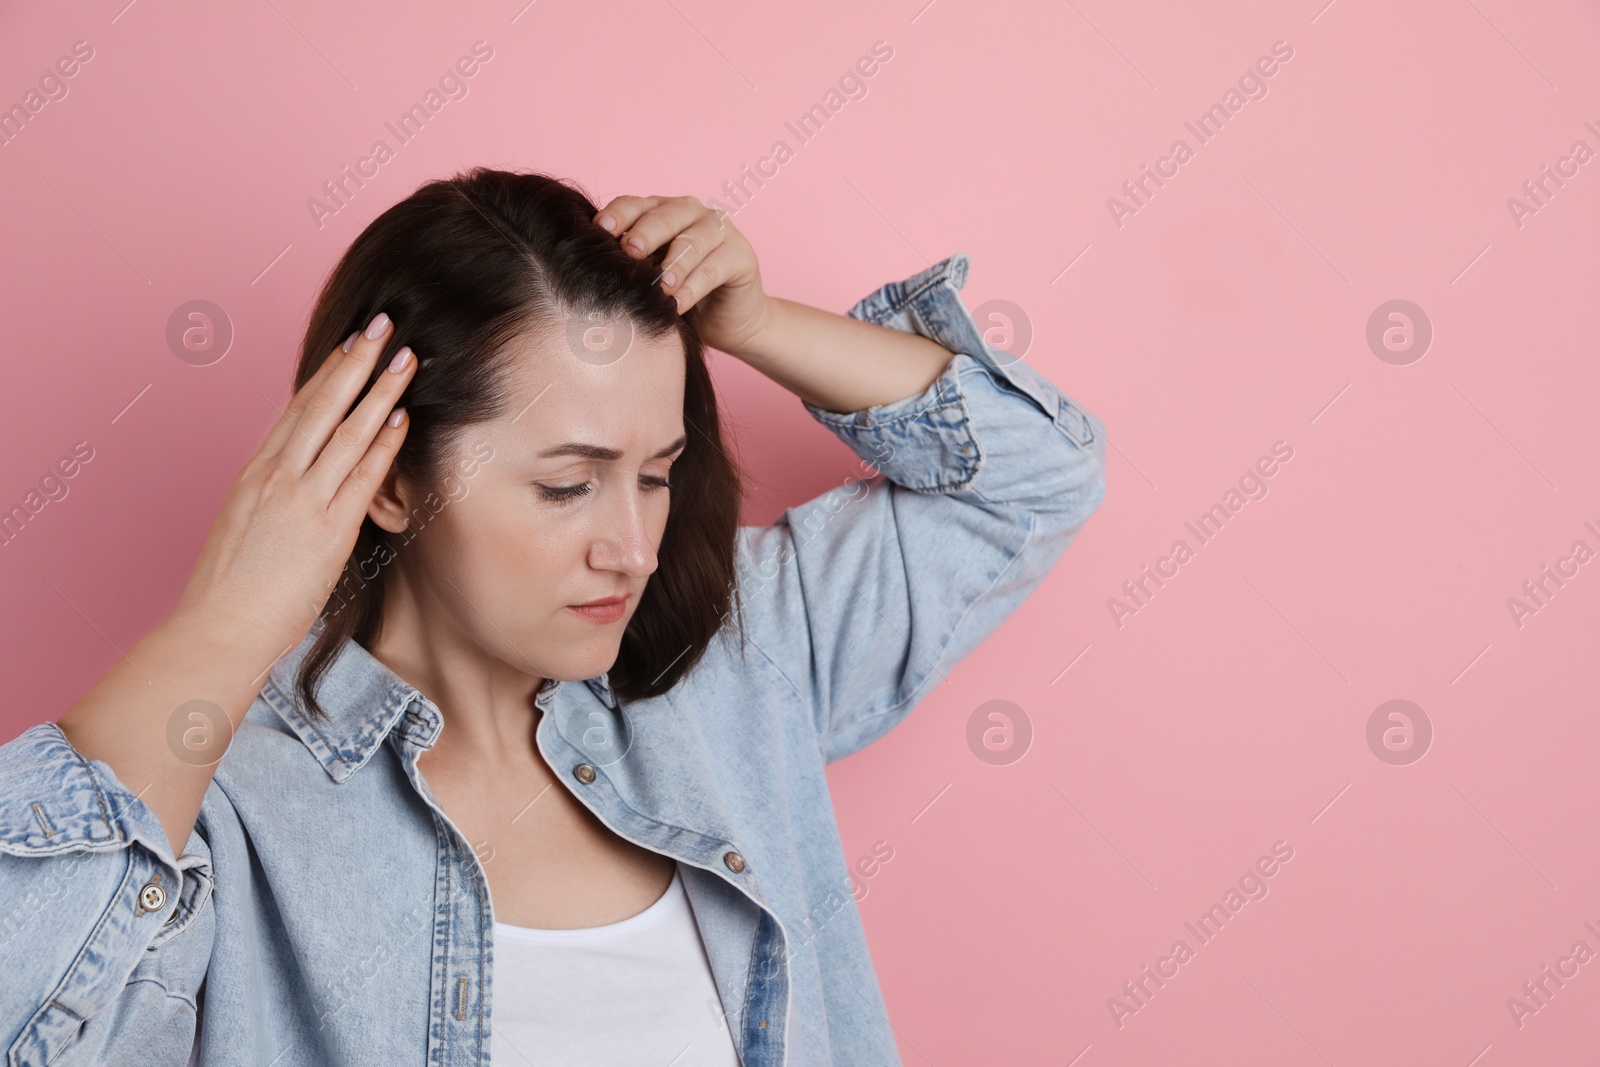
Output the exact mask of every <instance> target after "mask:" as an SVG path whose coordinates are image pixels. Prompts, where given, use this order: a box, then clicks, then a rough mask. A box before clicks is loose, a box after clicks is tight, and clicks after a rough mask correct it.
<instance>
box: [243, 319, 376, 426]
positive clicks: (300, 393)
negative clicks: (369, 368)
mask: <svg viewBox="0 0 1600 1067" xmlns="http://www.w3.org/2000/svg"><path fill="white" fill-rule="evenodd" d="M360 335H361V331H360V330H357V331H355V332H354V333H352V334H351V335H350V336H349V337H347V338H345V342H344V346H339V347H335V348H334V350H333V351H332V352H330V353H328V355H327V356H326V358H324V359H323V361H322V366H320V367H318V368H317V372H316V373H315V374H313V375H312V376H311V377H310V378H308V379H307V380H306V383H305V384H304V385H302V386H301V387H300V388H299V389H298V390H297V391H296V392H295V394H294V396H292V397H290V398H289V406H288V407H287V408H285V409H284V410H283V411H281V412H279V413H278V421H277V422H276V423H274V424H273V426H272V429H271V430H269V431H268V432H267V436H266V439H265V440H264V441H262V442H261V449H260V451H259V453H258V455H260V456H262V457H266V458H270V457H272V456H276V455H277V454H278V453H279V452H281V451H283V446H284V444H285V442H287V441H288V440H289V437H290V436H291V435H292V434H293V433H294V432H295V424H296V423H297V422H299V421H300V415H301V413H302V412H303V411H305V407H306V403H307V401H309V400H310V399H311V394H312V393H314V392H316V391H317V390H318V389H320V388H321V387H322V383H323V382H325V381H327V379H328V375H329V374H330V373H331V372H332V370H333V368H334V367H335V366H337V365H338V363H339V360H340V359H341V358H342V357H343V356H344V354H345V352H347V351H348V350H349V349H348V348H347V347H345V346H348V345H350V344H351V343H352V342H353V341H354V340H355V338H357V337H359V336H360Z"/></svg>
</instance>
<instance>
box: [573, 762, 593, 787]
mask: <svg viewBox="0 0 1600 1067" xmlns="http://www.w3.org/2000/svg"><path fill="white" fill-rule="evenodd" d="M572 773H573V774H574V775H576V776H577V779H578V781H580V782H582V783H583V784H584V785H588V784H589V783H590V782H592V781H594V768H593V767H591V766H589V765H588V764H587V763H580V764H578V765H577V766H576V767H574V768H572Z"/></svg>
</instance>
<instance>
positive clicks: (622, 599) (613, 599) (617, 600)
mask: <svg viewBox="0 0 1600 1067" xmlns="http://www.w3.org/2000/svg"><path fill="white" fill-rule="evenodd" d="M627 599H628V598H627V597H626V596H608V597H602V598H600V599H599V600H590V601H588V602H587V603H583V604H569V605H567V606H568V607H573V608H603V607H607V606H608V605H611V604H622V603H626V602H627Z"/></svg>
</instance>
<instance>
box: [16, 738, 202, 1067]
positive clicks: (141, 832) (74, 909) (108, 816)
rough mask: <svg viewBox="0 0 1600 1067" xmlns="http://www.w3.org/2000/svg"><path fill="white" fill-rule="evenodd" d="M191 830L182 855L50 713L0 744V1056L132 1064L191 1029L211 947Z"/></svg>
mask: <svg viewBox="0 0 1600 1067" xmlns="http://www.w3.org/2000/svg"><path fill="white" fill-rule="evenodd" d="M209 860H210V854H209V851H208V850H207V849H206V848H205V845H204V842H203V840H202V839H201V838H200V835H198V834H196V835H195V836H194V837H192V838H191V840H190V848H189V849H187V850H185V853H184V855H183V857H182V858H181V859H179V858H175V857H173V855H172V849H171V845H170V843H169V842H168V840H167V836H166V832H165V830H164V829H163V828H162V826H161V823H160V821H159V820H158V819H157V818H156V816H155V814H154V812H152V811H151V810H150V809H149V808H148V807H147V806H145V804H144V803H143V802H142V801H140V800H139V799H138V798H137V797H136V796H135V795H134V794H132V793H131V792H129V791H128V789H127V788H126V787H125V786H124V785H123V784H122V783H121V782H120V781H118V780H117V778H116V775H115V774H114V773H113V772H112V770H111V768H110V766H109V765H107V764H105V763H104V762H101V761H99V760H88V759H85V758H84V757H83V756H81V755H80V754H79V753H78V752H77V750H76V749H74V748H73V747H72V745H71V743H70V742H69V741H68V740H67V738H66V736H65V735H64V734H63V733H62V732H61V730H60V728H59V727H57V726H56V725H55V724H54V723H41V724H39V725H37V726H33V727H30V728H29V729H27V730H25V731H23V732H22V733H21V734H20V735H18V736H17V737H16V738H14V739H12V740H11V741H9V742H7V743H6V744H4V745H0V960H3V961H4V965H5V974H4V978H3V979H0V1048H3V1049H5V1050H6V1058H5V1061H4V1062H6V1063H8V1064H9V1063H15V1064H41V1065H42V1064H47V1063H48V1064H51V1065H55V1064H79V1063H82V1064H88V1063H111V1062H132V1061H125V1060H123V1059H122V1056H123V1055H124V1054H126V1053H127V1052H128V1051H129V1050H132V1049H136V1048H143V1049H145V1050H146V1051H147V1052H148V1051H149V1050H152V1049H173V1048H181V1049H182V1050H183V1051H184V1052H187V1051H188V1049H189V1047H190V1043H191V1042H192V1040H193V1035H194V1032H195V1025H196V1017H197V1003H196V1001H197V996H198V992H199V988H200V984H201V982H202V981H203V980H204V978H205V972H206V968H207V964H208V962H209V959H210V955H211V944H210V935H211V930H212V925H211V923H210V922H209V921H208V922H206V923H199V924H197V922H196V920H197V918H199V917H201V916H202V915H205V916H206V918H207V919H208V920H209V918H210V916H209V912H208V910H207V909H208V907H209V904H210V895H211V888H212V884H213V883H212V879H211V878H210V874H209Z"/></svg>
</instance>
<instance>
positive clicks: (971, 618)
mask: <svg viewBox="0 0 1600 1067" xmlns="http://www.w3.org/2000/svg"><path fill="white" fill-rule="evenodd" d="M967 268H968V258H967V257H966V256H965V255H961V254H956V255H954V256H952V257H950V258H949V259H946V260H944V261H942V262H940V263H938V264H935V265H934V266H932V267H930V268H928V269H927V270H924V271H922V272H920V273H918V274H915V275H913V276H912V277H910V278H907V279H905V280H904V281H899V282H891V283H889V284H886V285H884V286H883V287H882V288H881V289H879V290H877V291H876V292H874V293H872V294H871V295H869V296H867V297H866V298H865V299H863V300H862V301H861V302H860V303H859V304H857V305H856V306H855V307H854V308H852V309H851V310H850V312H849V314H850V315H851V316H853V317H854V318H857V319H863V320H866V321H868V322H875V323H880V324H882V325H885V326H889V327H892V328H894V329H897V330H903V331H908V332H915V333H918V334H921V335H922V336H925V337H929V338H931V339H933V340H934V341H936V342H938V343H939V344H941V345H943V346H944V347H945V348H947V349H949V350H950V351H951V352H952V353H953V359H952V360H951V362H950V364H949V366H948V367H947V368H946V369H945V371H944V372H943V373H942V374H941V375H940V376H939V378H938V380H937V381H935V382H934V383H933V384H932V385H930V386H929V387H928V388H927V389H926V390H925V391H924V392H922V393H920V394H919V395H917V396H913V397H908V398H905V399H903V400H900V401H897V402H895V403H892V404H884V405H880V406H877V407H872V408H867V409H865V410H862V411H858V412H853V413H850V414H836V413H832V412H827V411H824V410H822V409H820V408H817V407H814V406H812V405H810V404H806V409H807V410H808V411H809V412H810V414H811V415H812V416H813V417H814V418H816V419H817V420H818V421H819V422H821V423H822V424H823V425H824V426H826V427H828V428H829V429H830V430H831V431H833V433H835V434H836V435H838V437H839V438H840V439H842V440H843V441H844V442H845V443H846V444H847V445H849V446H850V448H851V449H853V450H854V451H855V452H856V454H857V455H859V456H860V457H861V458H862V460H864V461H865V463H864V464H863V468H862V472H863V475H864V476H865V475H869V474H870V475H871V477H869V478H865V480H856V479H849V480H846V481H845V483H844V484H843V485H841V486H840V487H838V488H835V489H832V490H830V491H829V492H826V493H823V494H822V495H821V496H819V497H817V498H816V499H814V500H811V501H808V502H806V503H804V504H801V505H799V506H797V507H793V508H789V509H787V511H786V512H785V513H784V514H783V516H781V517H780V518H779V519H778V520H777V523H776V524H775V525H773V526H765V527H761V526H756V527H741V528H740V530H739V536H738V553H739V570H740V582H741V590H742V594H743V597H744V614H745V623H746V626H747V629H748V634H749V637H750V640H749V642H748V643H746V645H745V647H744V648H743V650H742V651H741V649H740V647H739V646H740V642H739V640H738V638H737V631H736V630H734V628H733V627H732V626H731V625H724V627H723V629H722V631H721V632H720V633H719V634H718V636H717V637H716V639H714V640H713V642H712V644H711V646H710V647H709V648H708V649H707V651H706V654H705V656H704V657H703V658H702V659H701V661H700V662H699V663H698V664H696V666H695V667H694V669H693V670H692V671H690V672H689V673H688V674H687V675H685V677H684V678H683V679H682V680H681V681H680V682H679V683H678V685H677V686H676V687H674V688H673V689H672V690H671V691H670V692H668V693H666V694H664V695H663V696H659V697H655V698H652V699H649V700H644V701H640V702H637V703H631V704H629V705H628V706H627V707H625V708H622V709H621V710H619V709H618V707H617V703H616V701H615V700H614V698H613V696H612V693H611V690H610V687H609V685H608V683H607V676H606V675H604V674H602V675H600V676H599V677H597V678H591V679H588V680H587V681H583V682H561V681H552V682H550V683H547V685H546V686H545V688H544V689H543V690H542V691H541V693H540V695H539V696H538V698H537V702H538V704H539V706H540V707H541V708H543V710H544V714H543V716H542V717H541V719H540V721H539V725H538V728H537V730H536V731H535V739H536V743H537V744H538V747H539V751H540V753H541V754H542V755H543V757H544V759H545V760H546V761H547V762H548V763H549V765H550V767H551V768H552V769H553V770H554V771H555V772H556V773H557V774H558V775H559V776H560V778H561V781H562V784H563V785H565V786H566V787H567V788H568V789H570V790H572V792H573V793H574V795H576V796H577V797H578V799H579V800H580V801H581V802H582V803H584V804H586V805H588V807H589V808H590V809H591V810H592V811H593V812H594V813H595V815H596V816H598V817H599V818H600V820H601V821H602V822H604V823H605V824H606V825H607V826H609V827H610V828H611V829H612V830H614V831H616V832H617V833H618V834H620V835H622V836H623V837H625V838H627V839H628V840H630V841H632V842H634V843H635V844H637V845H640V846H643V847H644V848H648V849H651V850H654V851H656V852H660V853H663V854H665V855H668V856H672V857H674V858H675V859H676V860H677V861H678V864H677V865H678V869H679V872H680V873H681V875H682V877H683V883H684V887H685V889H686V890H687V892H688V895H689V898H690V902H691V904H692V907H693V911H694V916H695V920H696V923H697V924H698V926H699V929H700V934H701V937H702V939H703V941H704V943H705V948H706V953H707V955H708V957H709V960H710V963H711V969H712V972H713V975H714V977H715V980H716V986H717V991H718V993H719V995H720V999H721V1003H720V1004H711V1005H708V1006H707V1010H708V1011H711V1012H712V1013H713V1014H715V1015H718V1016H720V1017H721V1019H722V1020H723V1022H724V1024H725V1025H726V1026H728V1027H729V1028H730V1030H731V1035H732V1038H733V1041H734V1044H735V1046H736V1047H737V1049H738V1051H739V1055H740V1058H741V1060H742V1061H743V1063H744V1064H745V1065H746V1067H780V1065H791V1067H809V1065H813V1064H830V1063H841V1064H872V1065H877V1064H898V1063H899V1062H900V1059H899V1056H898V1053H897V1051H896V1047H895V1041H894V1032H893V1030H892V1029H891V1027H890V1025H889V1020H888V1017H887V1015H886V1012H885V1008H884V1003H883V999H882V995H881V993H880V991H879V987H878V983H877V979H876V976H875V975H874V973H873V968H872V961H871V957H870V955H869V953H868V949H867V942H866V939H865V937H864V935H863V931H862V926H861V920H860V913H859V912H858V910H857V908H856V906H855V899H854V897H853V895H852V890H851V881H850V872H849V867H848V865H847V862H846V858H845V856H844V854H843V850H842V847H841V844H840V840H839V834H838V827H837V825H836V823H835V819H834V812H833V807H832V803H831V801H830V798H829V793H828V783H827V779H826V777H825V775H824V766H825V764H827V763H829V762H831V761H833V760H837V759H840V758H842V757H844V756H848V755H850V754H851V753H852V752H855V751H857V750H859V749H860V748H862V747H863V746H865V745H867V744H870V743H871V742H872V741H874V740H876V739H877V738H879V737H881V736H883V734H884V733H885V732H887V731H888V730H889V729H890V728H892V727H893V726H894V725H895V724H896V723H898V722H900V721H901V720H903V719H904V718H905V717H906V715H907V714H908V713H909V712H910V711H911V709H912V708H913V707H914V706H915V705H916V703H917V702H918V700H919V699H920V698H921V697H922V696H923V695H925V694H926V693H927V691H928V690H929V688H930V687H931V686H932V685H933V684H935V683H936V682H937V681H938V680H939V679H940V678H941V677H942V676H943V675H944V674H945V673H947V672H948V671H949V670H950V669H951V668H952V667H953V666H954V665H955V663H956V662H957V661H958V660H959V659H961V658H962V657H963V656H965V655H966V654H967V653H968V652H970V651H971V650H972V649H973V648H974V647H976V646H977V645H978V643H979V642H981V641H982V640H983V639H984V638H985V637H987V636H988V635H989V634H991V633H992V632H994V630H995V629H996V628H997V627H999V625H1000V624H1001V623H1002V622H1003V621H1005V619H1006V617H1007V616H1008V615H1010V614H1011V612H1012V611H1014V610H1015V609H1016V608H1017V606H1018V605H1019V604H1021V603H1022V601H1023V599H1024V598H1025V597H1027V596H1028V594H1029V593H1031V592H1032V591H1033V590H1034V589H1035V588H1036V587H1037V586H1038V585H1039V583H1040V582H1041V581H1042V580H1043V579H1044V577H1045V575H1046V574H1047V572H1048V571H1049V570H1050V568H1051V566H1052V565H1053V564H1054V563H1055V562H1056V560H1057V559H1058V558H1059V557H1060V556H1061V554H1062V552H1064V551H1065V550H1066V548H1067V546H1068V545H1069V544H1070V543H1071V542H1072V540H1073V538H1074V536H1075V535H1076V534H1077V532H1078V530H1079V528H1080V527H1081V526H1082V525H1083V523H1084V521H1085V520H1086V519H1088V517H1089V515H1090V513H1091V512H1093V511H1094V510H1095V509H1096V508H1097V507H1098V506H1099V504H1100V502H1101V500H1102V498H1103V496H1104V494H1105V430H1104V427H1103V426H1102V425H1101V423H1100V422H1099V421H1098V420H1097V419H1096V418H1095V417H1094V416H1092V415H1090V414H1089V413H1088V412H1087V411H1085V410H1084V409H1083V408H1081V407H1079V406H1078V405H1077V404H1075V403H1074V402H1073V401H1072V400H1070V399H1068V398H1067V397H1066V396H1064V395H1062V393H1061V392H1060V391H1059V390H1057V389H1056V387H1055V386H1054V385H1052V384H1051V383H1050V382H1049V381H1048V380H1047V379H1045V378H1044V377H1042V376H1041V375H1040V374H1039V373H1038V372H1037V371H1035V370H1033V369H1032V368H1031V367H1029V366H1027V365H1026V364H1023V363H1020V362H1015V361H1013V360H1011V359H1010V358H1009V357H1008V356H1006V355H1005V354H1004V353H1003V352H1000V351H998V350H995V349H990V348H989V347H987V346H986V345H985V343H984V341H983V339H982V335H981V333H980V330H979V329H978V327H977V324H976V323H975V321H974V320H973V318H972V316H971V314H970V313H969V312H968V310H967V309H966V307H965V306H964V305H963V304H962V302H961V300H960V298H959V296H958V295H957V290H959V289H960V288H961V287H962V286H963V285H964V284H965V283H966V277H967ZM868 464H870V467H869V466H868ZM874 469H875V470H876V471H881V474H882V475H883V476H882V477H880V476H878V475H877V474H874V473H873V470H874ZM320 626H321V624H320V622H319V624H318V627H317V629H314V630H313V631H312V634H308V635H307V637H306V639H305V640H304V641H303V642H302V643H301V644H300V646H299V647H298V648H296V649H295V650H293V651H292V652H290V653H288V654H286V655H285V656H284V657H283V658H281V659H280V660H279V661H278V662H277V664H276V665H275V666H274V667H273V668H272V670H271V671H270V673H269V676H268V679H267V681H266V682H265V683H264V685H263V687H262V690H261V693H260V695H259V696H258V697H257V698H256V700H255V702H254V703H253V704H252V706H251V707H250V710H249V712H248V713H247V714H246V716H245V718H244V721H243V723H242V725H241V726H240V728H239V730H238V731H237V733H236V734H235V736H234V738H233V740H232V743H231V745H230V747H229V748H228V750H227V752H226V754H225V755H224V756H223V758H222V760H221V761H220V762H219V763H218V765H217V769H216V776H215V778H214V780H213V781H212V783H211V785H210V787H209V788H208V789H207V791H206V794H205V800H204V804H203V806H202V807H201V809H200V816H199V820H198V822H197V823H196V826H195V829H194V833H193V834H192V835H191V837H190V838H189V841H188V844H187V846H186V847H185V849H184V851H183V854H182V855H181V856H178V857H176V858H174V857H173V856H172V853H171V848H170V846H169V844H168V841H167V838H166V835H165V833H164V832H163V830H162V827H161V824H160V823H159V822H158V821H157V819H156V818H155V816H154V814H153V813H152V812H151V811H150V809H149V808H147V807H146V806H145V805H144V803H143V802H142V801H141V800H139V799H138V798H137V797H136V796H134V794H133V793H132V792H130V791H129V790H128V788H127V787H126V786H125V785H124V784H123V783H122V782H120V781H118V779H117V777H116V776H115V774H113V773H112V771H111V769H110V767H109V766H108V765H107V764H106V763H104V762H102V761H99V760H85V759H83V758H82V757H81V756H80V755H78V753H77V752H76V751H75V750H74V749H73V748H72V747H71V745H70V744H68V742H67V741H66V738H65V737H64V736H63V734H62V733H61V731H60V730H59V729H58V728H57V727H56V725H55V724H54V723H53V722H45V723H41V724H39V725H36V726H33V727H30V728H29V729H28V730H26V731H24V732H23V733H22V734H21V735H19V736H18V737H17V738H15V739H14V740H12V741H11V742H9V743H7V744H5V745H3V746H0V964H3V970H0V1047H3V1048H5V1049H6V1053H7V1059H6V1060H5V1062H6V1063H7V1064H18V1065H21V1064H29V1065H39V1067H43V1065H45V1064H50V1065H52V1067H65V1065H69V1064H91V1063H93V1064H101V1063H107V1064H112V1063H114V1064H163V1065H179V1064H182V1063H183V1062H184V1060H185V1057H187V1056H189V1055H190V1052H191V1048H192V1047H193V1048H194V1049H195V1050H196V1051H197V1052H198V1053H199V1055H200V1057H201V1060H202V1062H203V1063H204V1064H206V1067H269V1065H270V1067H328V1065H330V1064H332V1065H349V1067H368V1065H370V1067H395V1065H401V1064H419V1065H421V1064H428V1065H430V1067H465V1065H468V1064H472V1065H478V1064H486V1063H488V1062H489V1033H490V1019H491V1015H490V1011H491V990H492V987H491V982H490V976H491V972H492V964H493V941H492V936H491V935H492V925H491V924H492V922H493V920H494V914H493V911H492V909H491V907H490V900H489V892H488V887H487V882H486V880H485V878H484V875H483V867H482V865H481V862H482V860H481V858H480V856H479V855H478V854H477V853H476V852H475V851H474V848H473V845H472V844H471V843H470V842H468V841H467V840H465V839H464V838H463V836H462V835H461V833H460V832H459V831H458V830H457V828H456V826H455V825H454V824H453V823H452V822H451V821H450V819H449V818H448V817H447V816H446V815H445V814H444V812H443V810H442V809H441V808H440V806H439V804H438V803H437V802H436V800H435V799H434V797H433V796H432V794H431V793H430V792H429V790H428V787H427V784H426V782H425V781H424V779H423V777H422V776H421V774H419V773H418V771H417V757H418V756H419V755H420V754H421V753H422V752H424V751H426V750H427V749H428V747H429V746H431V745H432V744H433V742H434V740H435V739H436V738H437V737H438V736H439V730H440V727H441V716H440V711H439V709H438V708H437V707H436V706H434V704H433V703H432V702H430V701H429V700H428V698H427V697H425V696H423V695H422V694H421V693H419V692H418V691H417V690H416V689H413V688H412V687H411V686H410V685H407V684H406V683H405V682H404V681H402V680H401V679H400V678H399V677H397V676H396V675H395V674H394V673H393V672H391V671H390V670H388V669H387V668H386V667H385V666H384V665H383V664H381V663H380V662H378V661H377V660H376V659H374V658H373V657H372V656H371V655H370V654H369V653H368V652H367V651H366V650H365V649H363V648H362V647H361V646H360V645H358V644H356V643H355V642H353V641H352V642H347V643H346V645H345V647H344V649H343V650H342V652H341V653H340V656H339V658H338V659H337V660H335V662H334V665H333V667H332V668H331V670H330V672H329V674H328V675H327V676H326V677H325V679H324V681H323V684H322V688H321V689H320V690H319V696H320V699H321V700H322V702H323V704H324V706H325V707H326V708H327V710H328V711H329V713H330V715H331V716H332V718H331V721H330V722H328V723H326V724H323V725H317V724H314V723H312V722H311V721H309V720H308V719H307V718H306V717H305V716H304V715H303V714H302V713H301V710H300V708H299V707H298V706H297V704H296V701H295V699H294V698H293V696H292V679H293V677H294V673H295V669H296V667H297V666H298V664H299V662H300V659H301V657H302V656H303V655H304V654H305V653H306V651H307V650H308V648H309V645H310V642H311V640H312V637H313V636H314V635H315V633H316V632H318V630H320ZM615 1008H616V1025H617V1026H627V1025H628V1006H627V1005H626V1004H617V1005H616V1006H615ZM197 1021H198V1038H197V1037H196V1034H197Z"/></svg>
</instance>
